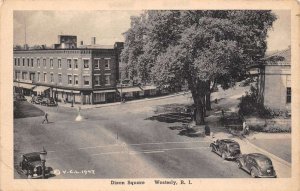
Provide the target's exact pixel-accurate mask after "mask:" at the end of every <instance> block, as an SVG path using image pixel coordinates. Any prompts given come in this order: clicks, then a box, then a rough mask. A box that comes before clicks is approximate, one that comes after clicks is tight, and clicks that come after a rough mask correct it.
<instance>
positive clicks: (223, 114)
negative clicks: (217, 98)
mask: <svg viewBox="0 0 300 191" xmlns="http://www.w3.org/2000/svg"><path fill="white" fill-rule="evenodd" d="M222 117H225V111H224V109H222Z"/></svg>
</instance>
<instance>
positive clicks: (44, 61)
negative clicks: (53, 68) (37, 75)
mask: <svg viewBox="0 0 300 191" xmlns="http://www.w3.org/2000/svg"><path fill="white" fill-rule="evenodd" d="M43 66H44V67H45V68H46V59H43Z"/></svg>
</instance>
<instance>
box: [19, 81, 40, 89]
mask: <svg viewBox="0 0 300 191" xmlns="http://www.w3.org/2000/svg"><path fill="white" fill-rule="evenodd" d="M14 86H15V87H20V88H25V89H30V90H31V89H32V88H34V87H35V85H33V84H25V83H22V82H14Z"/></svg>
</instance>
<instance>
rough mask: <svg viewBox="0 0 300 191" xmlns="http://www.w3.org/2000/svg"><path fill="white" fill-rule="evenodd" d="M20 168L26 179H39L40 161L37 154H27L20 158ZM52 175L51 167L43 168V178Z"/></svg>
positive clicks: (40, 173)
mask: <svg viewBox="0 0 300 191" xmlns="http://www.w3.org/2000/svg"><path fill="white" fill-rule="evenodd" d="M21 160H22V161H21V162H20V168H21V169H22V171H23V172H24V173H25V174H26V175H27V177H28V178H41V177H42V176H43V174H42V161H41V158H40V153H39V152H33V153H27V154H23V155H22V156H21ZM52 173H53V169H52V168H51V167H45V176H46V177H49V176H50V175H51V174H52Z"/></svg>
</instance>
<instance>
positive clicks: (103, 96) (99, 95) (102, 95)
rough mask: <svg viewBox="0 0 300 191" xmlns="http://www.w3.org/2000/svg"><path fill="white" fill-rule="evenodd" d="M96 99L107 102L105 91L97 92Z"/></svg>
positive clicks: (96, 100)
mask: <svg viewBox="0 0 300 191" xmlns="http://www.w3.org/2000/svg"><path fill="white" fill-rule="evenodd" d="M94 101H95V102H105V93H95V94H94Z"/></svg>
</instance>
